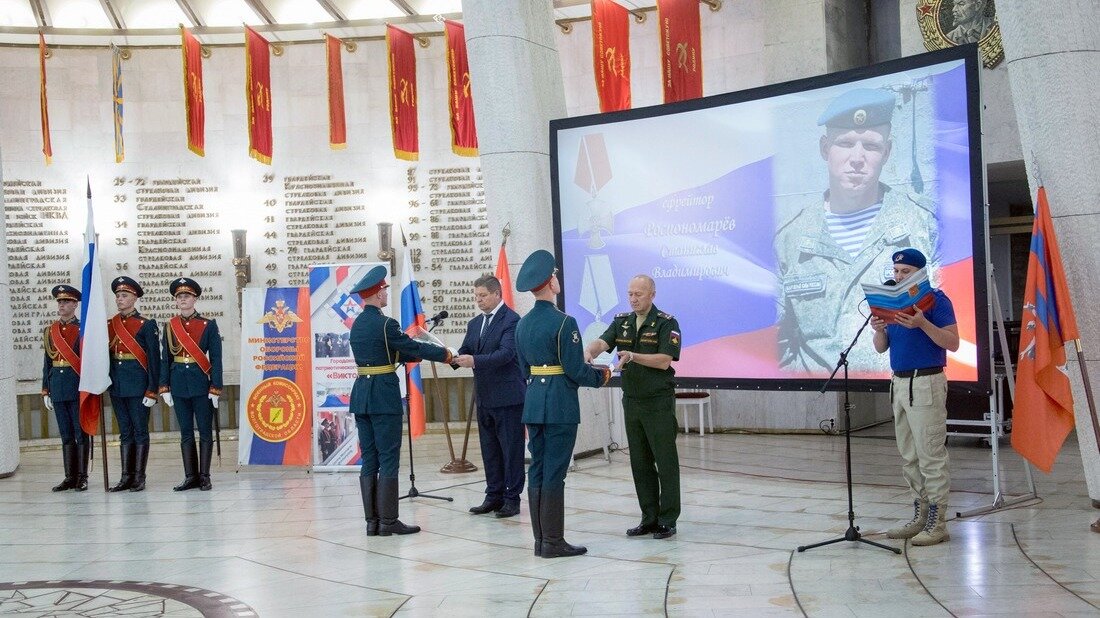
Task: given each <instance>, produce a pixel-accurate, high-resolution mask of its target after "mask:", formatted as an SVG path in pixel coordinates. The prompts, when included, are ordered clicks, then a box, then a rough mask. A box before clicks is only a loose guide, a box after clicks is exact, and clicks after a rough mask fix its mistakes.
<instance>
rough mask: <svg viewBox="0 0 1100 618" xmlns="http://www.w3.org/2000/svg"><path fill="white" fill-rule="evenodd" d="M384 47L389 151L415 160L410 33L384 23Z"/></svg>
mask: <svg viewBox="0 0 1100 618" xmlns="http://www.w3.org/2000/svg"><path fill="white" fill-rule="evenodd" d="M386 50H387V52H388V54H389V65H390V128H391V130H392V131H393V154H394V156H395V157H397V158H398V159H404V160H405V161H416V160H417V159H419V158H420V146H419V143H420V142H419V140H420V138H419V135H418V128H417V124H416V122H417V121H416V52H415V51H414V49H413V36H412V35H411V34H409V33H408V32H405V31H404V30H401V29H400V28H395V27H393V26H390V25H387V26H386ZM471 121H472V119H471Z"/></svg>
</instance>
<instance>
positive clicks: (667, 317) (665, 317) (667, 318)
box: [657, 311, 676, 320]
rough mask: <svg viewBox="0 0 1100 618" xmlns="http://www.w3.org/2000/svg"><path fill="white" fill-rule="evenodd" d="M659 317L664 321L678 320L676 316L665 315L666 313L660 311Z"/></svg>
mask: <svg viewBox="0 0 1100 618" xmlns="http://www.w3.org/2000/svg"><path fill="white" fill-rule="evenodd" d="M657 317H659V318H661V319H662V320H675V319H676V316H674V315H672V314H671V313H665V312H664V311H658V312H657Z"/></svg>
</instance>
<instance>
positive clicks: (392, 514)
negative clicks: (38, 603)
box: [375, 477, 420, 536]
mask: <svg viewBox="0 0 1100 618" xmlns="http://www.w3.org/2000/svg"><path fill="white" fill-rule="evenodd" d="M377 491H378V493H377V494H376V496H377V497H376V501H375V506H376V508H377V509H378V517H379V522H378V536H390V535H391V534H416V533H417V532H420V526H406V525H405V524H403V523H401V520H400V519H398V518H397V479H396V478H382V477H379V478H378V482H377Z"/></svg>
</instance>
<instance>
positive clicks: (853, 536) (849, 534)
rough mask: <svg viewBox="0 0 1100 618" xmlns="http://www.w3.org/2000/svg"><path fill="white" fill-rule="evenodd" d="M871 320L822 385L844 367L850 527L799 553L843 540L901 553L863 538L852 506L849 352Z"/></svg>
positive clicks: (827, 385)
mask: <svg viewBox="0 0 1100 618" xmlns="http://www.w3.org/2000/svg"><path fill="white" fill-rule="evenodd" d="M870 321H871V314H870V313H868V314H867V319H866V320H864V321H863V325H862V326H860V327H859V330H858V331H856V336H855V337H853V338H852V343H850V344H848V347H847V348H846V349H845V350H844V351H843V352H841V353H840V358H839V359H838V360H837V362H836V367H835V368H834V369H833V373H832V374H831V375H829V379H828V380H825V384H823V385H822V386H821V392H822V393H824V392H825V390H826V389H827V388H829V384H831V383H832V381H833V378H834V377H836V374H837V372H838V371H840V368H841V367H843V368H844V464H845V471H846V472H847V475H848V529H847V530H846V531H845V532H844V536H842V537H840V538H837V539H830V540H828V541H822V542H820V543H814V544H812V545H800V546H799V547H798V551H799V553H801V552H804V551H806V550H807V549H813V548H815V547H822V546H824V545H832V544H833V543H839V542H841V541H855V542H859V543H866V544H868V545H873V546H875V547H879V548H882V549H888V550H890V551H892V552H894V553H895V554H900V553H901V550H900V549H898V548H896V547H890V546H889V545H883V544H882V543H876V542H874V541H868V540H867V539H865V538H863V535H862V534H861V533H860V531H859V526H857V525H856V512H855V507H853V506H852V404H851V403H850V402H849V400H848V391H849V389H848V353H849V352H851V351H852V348H854V347H855V346H856V342H857V341H859V336H860V335H862V334H863V329H865V328H867V324H868V323H869V322H870Z"/></svg>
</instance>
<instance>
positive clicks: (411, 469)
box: [398, 318, 455, 502]
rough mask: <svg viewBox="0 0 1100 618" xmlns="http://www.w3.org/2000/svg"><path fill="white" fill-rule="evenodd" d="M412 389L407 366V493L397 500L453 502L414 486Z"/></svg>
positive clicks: (431, 329)
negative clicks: (426, 499) (413, 499)
mask: <svg viewBox="0 0 1100 618" xmlns="http://www.w3.org/2000/svg"><path fill="white" fill-rule="evenodd" d="M442 322H443V319H442V318H440V319H436V320H433V321H432V326H431V328H429V329H428V332H429V333H430V332H432V331H433V330H435V327H436V326H439V325H440V324H441V323H442ZM411 389H412V381H411V380H410V379H409V371H408V367H406V368H405V418H406V419H408V424H409V493H407V494H405V495H404V496H401V497H400V498H398V500H404V499H405V498H431V499H433V500H444V501H446V502H454V501H455V499H454V498H451V497H449V496H435V495H432V494H425V493H421V492H420V491H419V490H418V489H417V488H416V468H415V467H414V466H413V432H412V408H411V407H410V406H409V394H408V393H409V391H410V390H411Z"/></svg>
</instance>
